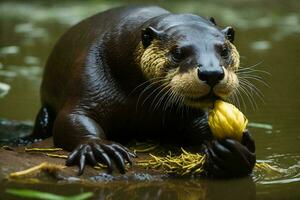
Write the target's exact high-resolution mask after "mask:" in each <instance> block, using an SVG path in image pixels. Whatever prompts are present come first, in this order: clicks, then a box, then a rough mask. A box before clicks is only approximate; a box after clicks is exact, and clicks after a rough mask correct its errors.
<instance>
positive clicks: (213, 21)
mask: <svg viewBox="0 0 300 200" xmlns="http://www.w3.org/2000/svg"><path fill="white" fill-rule="evenodd" d="M208 20H209V21H210V22H211V23H213V24H214V25H215V26H217V23H216V20H215V18H213V17H210V18H209V19H208Z"/></svg>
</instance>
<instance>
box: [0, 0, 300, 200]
mask: <svg viewBox="0 0 300 200" xmlns="http://www.w3.org/2000/svg"><path fill="white" fill-rule="evenodd" d="M228 2H229V4H228ZM121 4H124V1H123V2H122V3H121V2H118V1H113V2H109V1H101V2H98V1H85V2H84V3H79V2H77V1H74V2H72V1H69V2H64V3H58V2H56V3H46V2H44V3H42V2H39V1H32V2H31V3H25V2H22V1H20V2H17V3H13V2H11V1H2V2H1V3H0V118H8V119H15V120H22V121H29V122H32V121H33V120H34V117H35V114H36V112H37V111H38V109H39V105H40V103H39V86H40V82H41V74H42V70H43V66H44V65H45V62H46V59H47V56H48V55H49V53H50V51H51V49H52V47H53V45H54V43H55V41H57V39H58V37H59V36H60V35H61V34H62V33H63V32H64V31H65V30H66V29H67V28H68V27H70V26H71V25H73V24H74V23H76V22H78V21H79V20H81V19H83V18H84V17H87V16H90V15H92V14H93V13H96V12H98V11H102V10H105V9H107V8H109V7H114V6H117V5H121ZM152 4H153V2H152ZM157 4H159V5H162V6H164V7H165V8H167V9H170V10H172V11H175V12H192V13H196V14H200V15H203V16H214V17H215V18H216V21H217V23H218V24H219V25H221V26H227V25H232V26H234V27H235V28H236V41H235V44H236V46H237V48H238V49H239V52H240V54H241V56H242V58H241V64H242V66H243V67H250V66H253V65H257V66H256V67H255V68H254V69H257V70H263V71H267V72H268V73H270V75H268V74H266V73H263V72H257V74H256V75H259V76H262V77H263V79H264V81H265V82H266V83H267V84H268V85H269V87H267V86H265V85H264V84H262V83H260V82H259V81H255V80H254V81H253V82H255V85H257V87H258V88H259V90H260V91H261V93H262V94H263V101H261V100H260V99H259V98H258V97H255V102H256V104H257V107H258V108H256V109H254V108H253V107H256V105H252V104H251V102H249V101H247V100H246V99H247V98H246V96H245V95H244V101H245V103H243V101H242V99H241V98H240V105H241V109H242V110H243V111H244V112H245V114H246V115H247V117H248V118H249V121H250V122H252V123H254V124H252V125H251V126H250V127H249V129H250V131H251V132H252V133H253V135H254V138H255V140H256V145H257V158H258V160H261V161H265V162H268V163H269V164H271V165H272V166H277V167H278V168H279V169H280V173H276V174H261V173H255V174H254V176H253V177H252V179H249V178H245V179H238V180H230V181H211V180H187V179H183V180H178V179H175V180H167V181H163V182H161V181H158V182H151V181H150V182H149V181H121V182H117V183H103V184H94V185H85V186H83V185H80V184H67V185H65V184H63V183H61V184H58V185H53V184H52V185H51V191H52V192H57V193H59V194H70V195H71V194H74V191H76V192H75V193H78V192H80V191H94V192H95V194H96V196H97V198H98V199H104V197H103V196H106V197H107V198H108V199H110V198H112V199H119V198H121V197H122V198H129V199H154V198H160V199H299V198H300V191H299V190H298V189H299V186H300V135H299V131H300V128H299V124H298V123H299V119H300V114H299V113H300V93H299V91H300V79H299V76H300V67H299V64H298V60H297V59H298V58H299V52H300V15H299V10H300V3H299V1H297V0H294V1H270V0H263V1H247V0H242V1H238V0H230V1H226V4H225V3H224V2H223V1H214V2H211V1H203V2H201V3H199V2H196V1H195V2H189V3H187V2H186V1H185V2H180V1H176V2H174V1H158V2H157ZM253 96H255V95H253ZM244 104H245V105H244ZM2 184H4V183H0V185H2ZM62 185H63V187H64V190H61V188H62V187H61V186H62ZM5 187H19V188H21V187H26V188H35V189H41V190H46V191H49V185H48V184H46V183H45V184H40V185H37V184H25V185H23V184H20V183H19V184H15V183H9V184H8V183H6V186H5ZM1 188H2V189H1V190H0V197H1V196H3V197H5V194H4V191H3V188H4V187H1ZM96 196H95V197H96ZM101 196H102V197H103V198H100V197H101ZM5 199H6V198H5ZM10 199H12V198H11V197H10Z"/></svg>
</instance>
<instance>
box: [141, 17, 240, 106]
mask: <svg viewBox="0 0 300 200" xmlns="http://www.w3.org/2000/svg"><path fill="white" fill-rule="evenodd" d="M141 37H142V38H141V43H140V45H139V47H138V49H137V57H136V58H137V59H136V60H137V62H138V64H139V66H140V67H141V70H142V72H143V74H144V76H145V77H146V78H147V79H148V80H150V81H151V82H153V83H157V85H160V86H161V87H160V89H159V90H157V93H158V92H159V91H162V90H164V91H162V92H161V94H165V95H164V97H163V98H165V99H167V100H170V101H177V102H180V103H183V104H185V105H186V106H189V107H195V108H206V107H208V106H210V105H211V104H212V103H213V102H214V101H215V100H216V99H227V98H228V97H229V96H230V95H232V94H233V93H234V91H235V90H236V89H237V87H238V85H239V81H238V78H237V76H236V74H235V72H236V71H237V69H238V67H239V54H238V52H237V50H236V48H235V46H234V45H233V40H234V30H233V28H231V27H227V28H225V29H223V30H221V29H220V28H218V27H217V26H216V24H215V22H214V20H213V19H210V20H206V19H204V18H201V17H199V16H196V15H186V14H184V15H168V16H165V17H163V18H160V19H159V20H158V22H154V23H153V24H150V25H149V26H147V27H146V28H144V29H143V30H142V33H141Z"/></svg>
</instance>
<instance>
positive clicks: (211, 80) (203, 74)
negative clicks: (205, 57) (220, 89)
mask: <svg viewBox="0 0 300 200" xmlns="http://www.w3.org/2000/svg"><path fill="white" fill-rule="evenodd" d="M224 76H225V75H224V70H223V68H222V67H221V66H220V67H209V68H208V67H204V66H202V65H200V66H199V67H198V77H199V79H200V80H201V81H204V82H205V83H207V84H208V85H209V86H210V87H214V86H215V85H216V84H218V83H219V82H220V81H221V80H222V79H223V78H224Z"/></svg>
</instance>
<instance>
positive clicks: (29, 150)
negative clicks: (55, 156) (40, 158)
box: [25, 148, 63, 152]
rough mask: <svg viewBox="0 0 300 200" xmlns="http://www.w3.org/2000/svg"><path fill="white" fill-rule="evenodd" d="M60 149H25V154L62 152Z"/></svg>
mask: <svg viewBox="0 0 300 200" xmlns="http://www.w3.org/2000/svg"><path fill="white" fill-rule="evenodd" d="M62 150H63V149H62V148H25V151H26V152H49V151H50V152H52V151H62Z"/></svg>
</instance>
